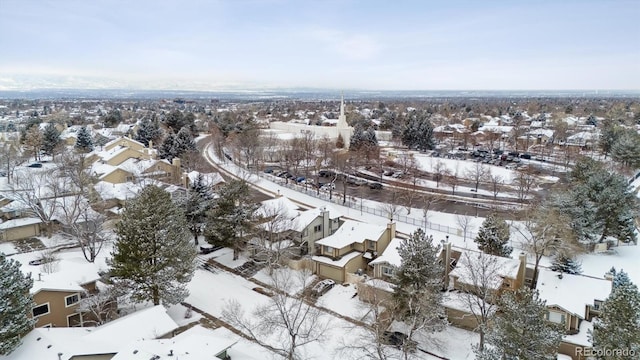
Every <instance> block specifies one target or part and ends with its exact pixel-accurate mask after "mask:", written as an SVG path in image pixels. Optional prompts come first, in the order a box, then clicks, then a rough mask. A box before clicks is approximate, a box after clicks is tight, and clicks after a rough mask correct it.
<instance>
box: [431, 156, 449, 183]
mask: <svg viewBox="0 0 640 360" xmlns="http://www.w3.org/2000/svg"><path fill="white" fill-rule="evenodd" d="M432 169H433V180H434V181H435V182H436V187H440V181H442V179H443V178H444V177H445V176H446V175H447V173H448V169H447V165H446V164H445V163H444V162H442V160H440V159H438V160H436V163H435V165H433V166H432Z"/></svg>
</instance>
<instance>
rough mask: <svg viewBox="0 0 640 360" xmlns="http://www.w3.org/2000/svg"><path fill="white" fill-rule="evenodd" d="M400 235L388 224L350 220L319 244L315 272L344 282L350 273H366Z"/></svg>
mask: <svg viewBox="0 0 640 360" xmlns="http://www.w3.org/2000/svg"><path fill="white" fill-rule="evenodd" d="M395 236H396V224H395V223H394V222H391V223H389V224H387V225H386V226H385V225H375V224H367V223H361V222H358V221H354V220H346V221H345V222H344V223H343V224H342V226H340V228H338V230H337V231H336V232H334V233H333V235H330V236H328V237H326V238H324V239H320V240H318V241H316V242H315V243H316V245H318V250H317V252H316V255H315V256H313V257H312V260H313V262H314V267H315V273H316V274H318V275H319V276H320V277H323V278H329V279H333V280H335V281H336V282H339V283H342V282H345V281H346V279H347V274H348V273H356V272H364V271H366V269H367V266H368V264H369V262H370V261H371V260H374V259H375V258H377V257H378V255H379V254H382V253H383V251H384V250H385V249H386V248H387V246H388V245H389V243H390V242H391V239H393V238H394V237H395Z"/></svg>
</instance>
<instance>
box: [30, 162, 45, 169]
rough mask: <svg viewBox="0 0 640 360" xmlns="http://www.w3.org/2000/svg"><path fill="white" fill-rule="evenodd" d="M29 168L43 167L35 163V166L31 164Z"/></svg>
mask: <svg viewBox="0 0 640 360" xmlns="http://www.w3.org/2000/svg"><path fill="white" fill-rule="evenodd" d="M27 167H30V168H41V167H42V164H40V163H33V164H30V165H27Z"/></svg>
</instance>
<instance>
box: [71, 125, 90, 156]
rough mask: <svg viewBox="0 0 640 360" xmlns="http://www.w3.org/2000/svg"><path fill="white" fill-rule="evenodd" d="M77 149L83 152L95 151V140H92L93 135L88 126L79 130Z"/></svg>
mask: <svg viewBox="0 0 640 360" xmlns="http://www.w3.org/2000/svg"><path fill="white" fill-rule="evenodd" d="M75 148H76V149H78V150H80V151H82V152H90V151H93V139H92V138H91V133H90V132H89V130H88V129H87V127H86V126H83V127H81V128H80V130H78V134H77V138H76V146H75Z"/></svg>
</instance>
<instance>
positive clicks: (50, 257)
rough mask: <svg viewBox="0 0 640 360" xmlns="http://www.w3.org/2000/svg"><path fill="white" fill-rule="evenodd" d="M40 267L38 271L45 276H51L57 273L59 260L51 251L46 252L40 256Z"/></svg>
mask: <svg viewBox="0 0 640 360" xmlns="http://www.w3.org/2000/svg"><path fill="white" fill-rule="evenodd" d="M41 259H42V265H40V270H42V272H43V273H45V274H53V273H54V272H56V271H58V267H59V264H58V263H59V262H60V259H59V258H58V256H57V255H56V253H55V252H54V251H53V250H46V251H44V252H43V253H42V255H41Z"/></svg>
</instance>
